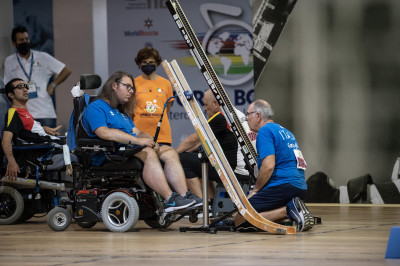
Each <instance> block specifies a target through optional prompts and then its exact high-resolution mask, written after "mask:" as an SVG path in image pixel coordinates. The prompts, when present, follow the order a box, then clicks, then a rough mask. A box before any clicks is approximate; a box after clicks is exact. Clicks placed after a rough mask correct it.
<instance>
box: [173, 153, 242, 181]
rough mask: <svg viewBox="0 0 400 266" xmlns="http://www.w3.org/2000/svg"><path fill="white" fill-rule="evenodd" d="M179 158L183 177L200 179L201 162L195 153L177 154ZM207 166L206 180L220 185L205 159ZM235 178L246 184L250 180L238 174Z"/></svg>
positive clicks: (216, 174)
mask: <svg viewBox="0 0 400 266" xmlns="http://www.w3.org/2000/svg"><path fill="white" fill-rule="evenodd" d="M179 158H180V160H181V164H182V168H183V171H184V172H185V176H186V178H187V179H190V178H195V177H198V178H202V173H201V161H200V159H199V158H198V157H197V152H183V153H180V154H179ZM207 165H208V180H211V181H217V182H219V183H221V179H220V178H219V176H218V173H217V171H216V170H215V168H214V167H213V166H212V165H211V164H210V162H209V161H208V159H207ZM231 167H232V165H231ZM235 176H236V179H237V180H238V181H239V182H248V181H249V179H250V177H249V176H247V175H240V174H238V173H235Z"/></svg>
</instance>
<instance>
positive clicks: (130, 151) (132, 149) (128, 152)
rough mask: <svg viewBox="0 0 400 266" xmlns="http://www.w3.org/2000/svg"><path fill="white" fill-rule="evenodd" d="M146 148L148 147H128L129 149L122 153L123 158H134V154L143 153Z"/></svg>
mask: <svg viewBox="0 0 400 266" xmlns="http://www.w3.org/2000/svg"><path fill="white" fill-rule="evenodd" d="M146 147H147V146H146V145H140V146H136V145H134V146H127V147H126V148H125V150H124V151H123V152H122V155H123V156H126V157H130V156H132V155H134V154H136V153H138V152H141V151H142V150H143V149H144V148H146Z"/></svg>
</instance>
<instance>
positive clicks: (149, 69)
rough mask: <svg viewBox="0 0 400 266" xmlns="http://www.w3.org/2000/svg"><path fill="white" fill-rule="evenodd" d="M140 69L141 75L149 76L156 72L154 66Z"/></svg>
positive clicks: (145, 66)
mask: <svg viewBox="0 0 400 266" xmlns="http://www.w3.org/2000/svg"><path fill="white" fill-rule="evenodd" d="M140 69H141V70H142V71H143V73H145V74H146V75H147V76H149V75H150V74H151V73H153V72H154V71H156V65H144V66H141V67H140Z"/></svg>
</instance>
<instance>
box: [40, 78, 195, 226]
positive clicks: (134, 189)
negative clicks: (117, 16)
mask: <svg viewBox="0 0 400 266" xmlns="http://www.w3.org/2000/svg"><path fill="white" fill-rule="evenodd" d="M100 85H101V78H100V77H99V76H97V75H82V76H81V79H80V82H79V83H78V85H77V86H78V89H80V91H81V92H83V90H86V89H95V88H97V87H99V86H100ZM94 98H95V97H93V96H89V95H88V94H83V95H82V93H81V94H80V96H78V97H75V98H74V100H73V101H74V113H73V115H72V117H71V122H70V127H71V126H72V130H71V129H70V130H69V135H70V138H72V142H73V140H75V142H76V146H75V144H73V143H72V142H71V141H69V144H70V148H71V150H73V153H74V155H75V156H77V158H78V163H73V171H72V172H73V178H72V179H73V188H72V189H71V190H70V193H69V198H70V199H63V200H61V202H60V204H59V206H57V207H55V208H54V209H53V210H51V211H50V212H49V214H48V216H47V222H48V225H49V227H50V228H51V229H52V230H54V231H63V230H65V229H67V228H68V226H69V225H70V223H71V220H72V218H74V220H75V222H76V223H77V224H78V225H79V226H80V227H82V228H91V227H93V226H94V225H95V224H96V223H97V222H103V223H104V224H105V225H106V227H107V228H108V229H109V230H110V231H113V232H125V231H129V230H131V229H132V228H134V227H135V225H136V223H137V222H138V220H144V222H145V223H146V224H147V225H148V226H150V227H152V228H166V227H168V226H170V225H171V224H172V223H173V222H176V221H178V220H180V219H181V218H183V217H184V216H186V215H189V220H190V221H191V222H193V223H194V222H197V215H198V214H199V212H200V208H191V209H190V208H189V209H184V210H179V211H176V212H172V213H164V206H163V200H162V198H161V196H160V195H158V194H157V193H156V192H154V191H152V190H151V189H150V188H149V187H148V186H147V185H146V184H145V183H144V182H143V181H142V170H143V163H142V162H141V161H140V160H139V159H138V158H136V157H133V156H132V155H133V154H134V153H136V152H140V151H141V150H142V149H143V148H144V147H139V148H138V147H135V148H134V147H132V146H130V145H125V146H121V145H118V144H116V143H115V142H113V141H105V140H100V139H91V138H88V136H87V134H85V130H84V128H83V126H82V123H81V117H82V114H83V111H84V109H85V108H86V106H87V105H88V104H89V103H90V102H91V101H93V100H94ZM72 135H75V136H74V137H72ZM96 152H104V154H105V157H106V161H105V163H103V165H101V166H99V167H97V166H92V165H91V159H90V157H91V153H96ZM68 209H71V210H72V215H71V212H70V211H69V210H68Z"/></svg>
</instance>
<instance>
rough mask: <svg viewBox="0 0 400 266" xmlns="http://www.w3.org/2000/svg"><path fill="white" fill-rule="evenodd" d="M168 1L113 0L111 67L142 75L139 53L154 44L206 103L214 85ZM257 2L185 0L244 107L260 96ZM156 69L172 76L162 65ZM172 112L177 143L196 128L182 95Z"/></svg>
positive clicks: (110, 8) (110, 4)
mask: <svg viewBox="0 0 400 266" xmlns="http://www.w3.org/2000/svg"><path fill="white" fill-rule="evenodd" d="M164 2H165V1H164V0H108V1H107V23H108V49H109V51H108V56H109V73H110V74H111V73H114V72H115V71H117V70H124V71H127V72H129V73H131V74H132V75H133V76H134V77H136V76H139V75H140V74H141V71H140V69H138V67H137V66H136V63H135V61H134V59H135V57H136V54H137V52H138V51H139V50H140V49H141V48H143V47H146V46H152V47H154V48H155V49H157V50H158V51H159V52H160V55H161V57H162V58H163V60H168V61H171V60H173V59H175V60H176V61H178V64H179V66H180V67H181V69H182V72H183V74H184V75H185V78H186V79H187V81H188V83H189V85H190V87H191V89H192V90H193V91H194V95H195V97H196V99H197V100H198V101H199V104H200V105H201V106H204V105H203V95H204V91H205V90H207V89H208V86H207V84H206V82H205V80H204V78H203V77H202V74H201V72H200V71H199V69H198V67H197V65H196V63H195V61H194V60H193V58H192V56H191V54H190V53H189V50H188V48H187V46H186V43H185V40H184V39H183V38H182V36H181V34H180V33H179V31H178V27H177V26H176V25H175V23H174V20H173V19H172V16H171V14H170V13H169V11H168V9H167V7H166V6H165V4H164ZM251 2H252V1H243V0H218V1H213V2H212V3H210V1H209V0H207V1H205V0H197V1H193V0H181V1H179V3H180V4H181V6H182V8H183V11H184V12H185V14H186V17H187V18H188V20H189V22H190V24H191V25H192V27H193V30H194V32H195V33H196V35H197V37H198V39H199V41H200V42H201V43H202V46H203V49H204V50H205V51H206V52H207V54H208V57H209V60H210V62H211V64H212V65H213V67H214V69H215V71H216V73H217V74H218V77H219V79H220V81H221V83H222V84H223V86H224V88H225V90H226V91H227V93H228V95H229V98H230V99H231V101H232V103H233V104H234V105H235V107H236V108H237V109H238V110H240V111H242V112H246V109H247V107H248V105H249V104H250V103H251V102H252V101H253V100H254V83H253V54H252V48H253V38H252V32H253V29H252V6H251ZM156 73H157V74H158V75H160V76H163V77H164V78H167V75H166V74H165V73H164V70H163V68H162V67H161V66H160V67H158V68H157V71H156ZM162 107H163V106H162V105H161V106H159V108H162ZM168 118H169V120H170V123H171V129H172V138H173V146H174V147H177V146H178V145H179V144H180V142H181V141H182V140H183V139H185V138H186V137H187V136H188V135H190V134H192V133H193V132H194V129H193V127H192V126H191V124H190V121H188V117H187V115H186V112H185V110H184V108H183V107H182V104H181V103H180V102H179V100H176V101H175V103H174V104H173V106H172V108H171V110H170V112H169V113H168Z"/></svg>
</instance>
